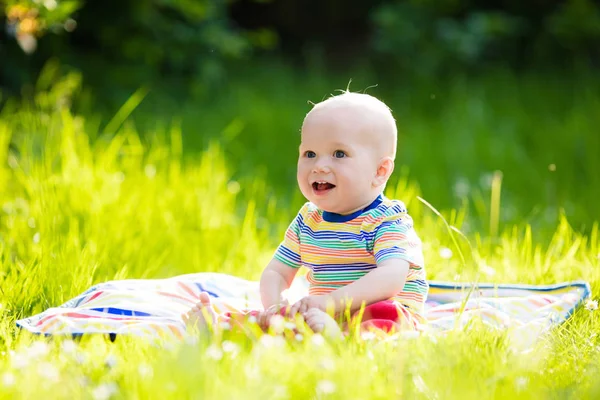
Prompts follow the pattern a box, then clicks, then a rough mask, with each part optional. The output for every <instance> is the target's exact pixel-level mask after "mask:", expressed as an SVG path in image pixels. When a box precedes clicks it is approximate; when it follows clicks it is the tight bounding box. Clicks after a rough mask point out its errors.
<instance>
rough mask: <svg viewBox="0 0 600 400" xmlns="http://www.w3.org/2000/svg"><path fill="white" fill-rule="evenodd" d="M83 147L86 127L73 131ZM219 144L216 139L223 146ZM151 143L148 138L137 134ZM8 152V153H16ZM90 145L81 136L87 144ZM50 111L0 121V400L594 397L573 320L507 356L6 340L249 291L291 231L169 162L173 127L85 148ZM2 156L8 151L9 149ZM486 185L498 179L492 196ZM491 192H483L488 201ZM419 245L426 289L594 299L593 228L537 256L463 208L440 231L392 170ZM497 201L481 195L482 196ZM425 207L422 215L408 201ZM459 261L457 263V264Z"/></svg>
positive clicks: (307, 346) (594, 366) (292, 342)
mask: <svg viewBox="0 0 600 400" xmlns="http://www.w3.org/2000/svg"><path fill="white" fill-rule="evenodd" d="M87 129H89V124H87ZM232 129H233V128H232ZM151 133H152V132H151ZM17 136H18V137H17ZM92 136H93V135H92ZM89 137H90V134H88V132H87V131H86V121H85V120H84V119H83V118H82V117H81V116H77V115H73V114H72V113H71V112H70V111H69V110H68V108H67V107H64V106H57V107H50V108H47V109H45V110H42V111H39V110H38V111H32V110H27V109H26V108H24V109H21V110H20V111H19V112H17V113H14V112H13V113H8V112H6V110H5V112H4V114H3V115H2V118H1V119H0V183H2V185H0V207H1V208H0V289H1V291H0V351H1V354H2V355H1V356H0V394H1V395H2V396H3V397H4V398H15V397H31V398H33V397H40V396H44V397H45V398H90V397H91V398H97V399H102V398H109V397H115V398H165V397H173V398H176V397H177V398H179V397H182V398H273V399H277V398H281V399H285V398H313V397H314V398H375V399H377V398H381V399H389V398H390V397H392V398H401V397H403V398H428V399H432V398H433V399H445V398H454V397H456V398H461V399H463V398H465V399H469V398H474V399H476V398H477V399H479V398H548V397H559V398H594V397H596V396H597V394H598V393H600V386H599V385H598V383H597V374H598V371H599V368H598V367H599V366H600V362H599V361H598V360H599V356H600V347H599V346H600V340H599V339H598V336H597V335H596V332H597V331H598V329H599V328H600V321H599V318H600V316H599V314H598V311H590V310H587V309H581V310H579V311H578V312H577V313H576V314H575V316H574V317H573V318H572V319H570V320H569V321H568V322H567V323H565V324H564V325H562V326H561V327H559V328H557V329H556V330H555V331H554V332H553V334H552V335H550V336H547V337H544V338H543V339H542V340H540V342H539V343H538V344H537V346H536V347H535V348H533V349H530V350H528V351H527V352H526V353H522V352H519V351H516V350H514V349H513V348H512V347H511V346H510V345H509V343H508V342H507V339H506V337H505V334H504V333H503V332H494V331H491V330H489V329H487V328H484V327H482V326H478V325H474V326H472V327H470V328H469V329H468V330H467V331H455V332H450V333H448V334H447V335H444V336H441V335H439V336H436V335H434V336H428V335H426V336H423V337H420V338H413V339H408V338H407V339H405V340H396V341H389V342H380V341H371V340H367V341H362V340H359V339H358V338H351V339H349V340H347V341H345V342H342V343H333V344H328V343H325V342H323V340H322V338H321V337H320V336H313V335H311V334H310V333H309V332H305V333H304V334H303V335H302V336H301V337H293V338H291V339H289V340H284V339H282V338H279V337H271V336H264V337H260V336H253V337H241V336H236V335H227V334H226V335H224V336H222V337H215V338H213V339H200V340H199V341H198V342H187V343H174V342H153V343H145V342H143V341H141V340H139V339H136V338H128V337H119V338H118V339H117V340H116V342H114V343H111V342H110V341H108V340H107V339H106V338H104V337H99V336H93V337H87V338H84V339H83V340H82V341H81V342H77V343H73V342H71V341H62V340H44V339H42V338H38V337H32V336H31V335H29V334H25V333H19V332H18V331H17V328H16V327H15V324H14V322H15V320H16V319H18V318H22V317H26V316H29V315H32V314H35V313H38V312H40V311H42V310H44V309H46V308H48V307H52V306H57V305H60V304H62V303H63V302H65V301H66V300H68V299H69V298H71V297H73V296H75V295H77V294H79V293H80V292H82V291H84V290H85V289H87V288H88V287H90V286H91V285H92V284H94V283H98V282H103V281H106V280H110V279H123V278H159V277H170V276H175V275H178V274H183V273H190V272H199V271H220V272H224V273H229V274H234V275H237V276H241V277H244V278H248V279H257V278H258V276H259V275H260V273H261V271H262V268H263V267H264V266H265V265H266V263H267V261H268V260H269V258H270V257H271V255H272V252H273V250H274V248H275V246H276V245H277V243H278V241H279V240H280V238H281V235H282V233H283V231H284V229H285V227H286V225H287V223H288V222H289V220H290V219H291V218H292V217H293V215H294V213H295V211H296V210H295V209H294V207H293V206H291V205H289V204H287V203H283V202H278V201H277V199H276V198H275V197H273V195H272V191H271V190H272V188H271V187H270V185H269V184H268V183H267V182H266V181H265V180H264V179H262V178H260V177H256V178H254V179H245V180H241V181H239V182H238V181H235V180H234V178H233V173H232V171H231V166H230V164H229V162H228V160H227V157H226V156H225V152H226V150H225V149H224V148H223V145H221V144H219V143H218V142H216V141H214V142H212V143H211V144H210V145H209V146H207V147H206V148H205V149H204V150H203V151H202V152H201V153H200V154H198V155H197V156H195V157H188V158H185V161H184V157H183V156H182V147H181V132H180V130H179V128H178V126H177V125H173V126H172V127H171V128H169V129H166V130H165V131H164V132H162V133H156V134H155V135H145V139H141V138H140V134H139V132H138V131H137V130H136V128H135V127H134V126H133V125H132V124H130V123H128V122H127V121H122V123H119V124H115V131H114V132H112V134H111V135H110V136H109V135H107V136H100V137H99V138H98V139H97V140H95V141H93V142H92V141H90V139H89ZM10 142H12V143H13V144H12V145H11V147H9V143H10ZM498 179H500V178H498ZM500 183H501V182H500V181H497V182H496V185H497V187H498V190H500V186H501V184H500ZM387 194H388V196H390V197H397V198H401V199H403V200H404V201H405V202H406V203H407V205H408V207H409V210H410V212H411V214H412V215H413V217H414V219H415V222H416V227H417V229H418V232H419V234H420V236H421V237H422V239H423V241H424V245H425V247H424V251H425V257H426V260H427V267H428V275H429V278H430V279H436V280H448V281H479V282H482V281H487V282H520V283H540V284H542V283H543V284H548V283H555V282H559V281H565V280H575V279H583V280H586V281H588V282H590V283H591V285H592V291H593V297H597V296H598V292H597V288H598V283H600V277H599V273H598V269H599V267H600V260H599V256H600V245H599V236H598V235H599V232H598V225H597V224H596V225H594V227H593V228H592V229H591V230H590V232H591V233H590V234H589V235H587V236H584V235H582V234H580V233H577V232H575V231H573V229H572V228H571V227H570V225H569V223H568V220H567V219H566V218H565V217H562V218H561V220H560V222H559V224H558V225H556V226H553V227H552V230H553V231H554V234H553V235H551V236H552V240H551V241H550V242H549V243H547V242H543V243H542V242H537V241H536V240H535V239H534V235H533V234H532V229H531V227H530V226H528V225H527V224H520V225H517V226H515V227H514V228H512V227H504V226H503V227H499V225H498V222H497V221H498V218H499V217H498V215H497V214H494V213H501V212H502V205H501V204H498V203H497V202H498V200H497V197H496V198H494V197H493V196H491V195H490V196H489V197H483V196H482V197H481V199H480V202H481V205H480V206H481V207H482V208H484V209H486V210H494V211H491V212H489V211H488V212H487V213H478V214H476V215H477V216H478V217H479V216H484V218H485V221H484V222H481V225H482V226H485V227H486V229H485V230H482V231H474V230H473V229H469V227H468V224H470V223H472V222H470V221H472V218H473V215H472V210H473V207H474V204H473V203H469V204H466V203H465V205H464V207H462V208H460V209H457V210H443V211H442V212H441V215H442V216H443V219H444V220H445V221H447V223H448V225H449V226H450V227H451V230H450V231H452V232H456V231H455V230H454V228H456V229H459V230H463V231H465V232H467V234H466V236H465V237H463V236H461V235H459V234H458V233H457V234H456V235H455V240H456V243H457V244H458V246H459V247H458V248H457V246H456V245H455V241H454V240H453V239H452V237H451V235H450V231H449V230H448V226H447V225H446V224H445V223H444V220H443V219H442V218H441V217H440V216H438V215H436V213H435V212H434V211H433V210H432V209H430V208H429V207H428V206H427V205H426V204H425V203H424V202H422V201H419V197H422V196H423V193H422V192H421V190H420V188H419V185H417V183H416V182H415V181H414V180H412V179H411V178H410V175H409V174H408V173H407V172H406V170H404V172H403V169H402V168H400V167H399V168H398V172H397V176H396V180H395V181H394V183H393V184H391V185H390V186H389V187H388V189H387ZM494 196H497V194H494ZM425 200H426V201H428V202H429V203H431V204H432V205H433V206H434V207H435V206H436V201H435V200H434V199H432V198H429V197H426V198H425ZM459 248H460V250H461V252H462V253H463V254H464V261H463V260H461V258H460V257H459V256H458V254H459V251H458V250H459Z"/></svg>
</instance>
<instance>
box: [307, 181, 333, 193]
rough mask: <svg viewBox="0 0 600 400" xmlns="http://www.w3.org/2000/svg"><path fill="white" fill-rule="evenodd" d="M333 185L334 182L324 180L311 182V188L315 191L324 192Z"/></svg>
mask: <svg viewBox="0 0 600 400" xmlns="http://www.w3.org/2000/svg"><path fill="white" fill-rule="evenodd" d="M334 187H335V185H334V184H332V183H329V182H325V181H317V182H313V183H312V188H313V190H314V191H315V192H316V193H325V192H327V191H328V190H331V189H333V188H334Z"/></svg>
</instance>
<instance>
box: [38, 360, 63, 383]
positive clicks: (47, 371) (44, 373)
mask: <svg viewBox="0 0 600 400" xmlns="http://www.w3.org/2000/svg"><path fill="white" fill-rule="evenodd" d="M37 372H38V375H39V376H41V377H43V378H46V379H48V380H49V381H52V382H58V379H59V372H58V369H57V368H56V367H55V366H54V365H52V364H50V363H49V362H42V363H40V364H39V365H38V368H37Z"/></svg>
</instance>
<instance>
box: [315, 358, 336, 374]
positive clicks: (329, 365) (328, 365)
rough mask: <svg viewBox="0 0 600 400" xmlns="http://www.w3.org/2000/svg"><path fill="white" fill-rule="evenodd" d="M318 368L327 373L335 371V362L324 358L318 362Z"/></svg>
mask: <svg viewBox="0 0 600 400" xmlns="http://www.w3.org/2000/svg"><path fill="white" fill-rule="evenodd" d="M319 366H320V367H321V368H323V369H324V370H327V371H333V370H334V369H335V361H333V360H332V359H331V358H324V359H322V360H321V362H319Z"/></svg>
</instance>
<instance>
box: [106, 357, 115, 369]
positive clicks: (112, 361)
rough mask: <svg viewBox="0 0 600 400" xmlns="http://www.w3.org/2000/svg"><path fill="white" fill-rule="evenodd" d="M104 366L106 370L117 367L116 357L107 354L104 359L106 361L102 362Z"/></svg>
mask: <svg viewBox="0 0 600 400" xmlns="http://www.w3.org/2000/svg"><path fill="white" fill-rule="evenodd" d="M104 364H106V366H107V367H108V368H113V367H114V366H116V365H117V357H115V356H114V355H113V354H109V355H108V356H107V357H106V360H104Z"/></svg>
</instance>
